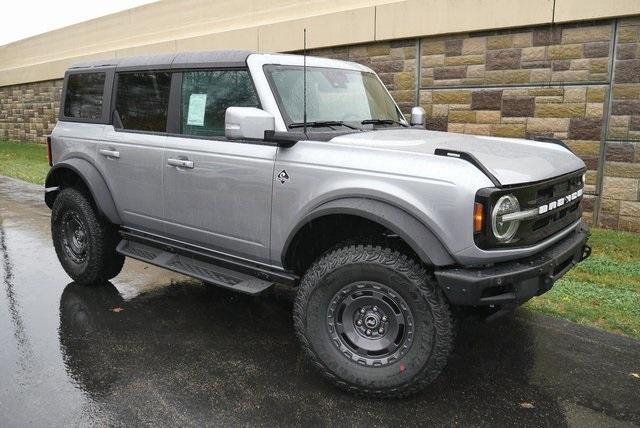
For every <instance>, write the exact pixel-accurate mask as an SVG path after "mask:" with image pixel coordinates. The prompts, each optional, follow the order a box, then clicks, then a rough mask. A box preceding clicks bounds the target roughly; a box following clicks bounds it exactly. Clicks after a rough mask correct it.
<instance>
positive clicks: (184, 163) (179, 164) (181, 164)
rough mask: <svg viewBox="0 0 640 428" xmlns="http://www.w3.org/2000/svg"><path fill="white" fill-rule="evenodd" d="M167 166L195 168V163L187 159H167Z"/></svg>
mask: <svg viewBox="0 0 640 428" xmlns="http://www.w3.org/2000/svg"><path fill="white" fill-rule="evenodd" d="M167 164H168V165H171V166H177V167H180V168H189V169H192V168H193V161H190V160H185V159H167Z"/></svg>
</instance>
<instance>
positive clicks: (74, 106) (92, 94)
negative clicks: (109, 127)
mask: <svg viewBox="0 0 640 428" xmlns="http://www.w3.org/2000/svg"><path fill="white" fill-rule="evenodd" d="M104 81H105V73H78V74H70V75H69V77H68V79H67V93H66V94H65V97H64V115H65V117H69V118H77V119H100V118H101V116H102V100H103V95H104Z"/></svg>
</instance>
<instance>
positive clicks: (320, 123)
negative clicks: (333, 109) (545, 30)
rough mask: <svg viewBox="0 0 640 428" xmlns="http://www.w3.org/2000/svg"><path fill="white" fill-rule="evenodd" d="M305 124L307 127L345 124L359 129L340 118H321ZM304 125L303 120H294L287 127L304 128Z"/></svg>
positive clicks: (329, 126)
mask: <svg viewBox="0 0 640 428" xmlns="http://www.w3.org/2000/svg"><path fill="white" fill-rule="evenodd" d="M306 125H307V127H309V128H323V127H328V128H331V127H332V126H345V127H347V128H350V129H357V130H360V128H358V127H356V126H353V125H348V124H346V123H344V122H343V121H341V120H322V121H315V122H307V123H306ZM304 126H305V123H304V122H295V123H292V124H290V125H289V128H304Z"/></svg>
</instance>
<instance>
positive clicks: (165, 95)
mask: <svg viewBox="0 0 640 428" xmlns="http://www.w3.org/2000/svg"><path fill="white" fill-rule="evenodd" d="M170 88H171V74H170V73H168V72H153V73H151V72H141V73H122V74H120V75H118V89H117V92H116V111H117V112H118V116H119V117H120V122H121V123H122V127H123V128H124V129H131V130H135V131H154V132H165V131H166V129H167V112H168V110H169V89H170Z"/></svg>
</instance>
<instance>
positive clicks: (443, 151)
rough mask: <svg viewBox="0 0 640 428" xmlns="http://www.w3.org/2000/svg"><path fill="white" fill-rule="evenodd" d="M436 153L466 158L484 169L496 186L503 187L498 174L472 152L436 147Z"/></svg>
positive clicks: (480, 168) (483, 171) (481, 169)
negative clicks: (497, 176) (491, 170)
mask: <svg viewBox="0 0 640 428" xmlns="http://www.w3.org/2000/svg"><path fill="white" fill-rule="evenodd" d="M434 154H435V155H436V156H448V157H452V158H458V159H462V160H466V161H467V162H469V163H470V164H472V165H473V166H475V167H476V168H478V169H479V170H480V171H482V173H483V174H484V175H486V176H487V177H488V178H489V180H491V182H492V183H493V185H494V186H496V187H502V184H501V183H500V181H498V179H497V178H496V176H495V175H493V174H491V172H490V171H489V170H488V169H487V167H485V166H484V165H483V164H482V162H480V161H479V160H478V158H476V157H475V156H474V155H472V154H471V153H468V152H461V151H458V150H449V149H436V150H435V152H434Z"/></svg>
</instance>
